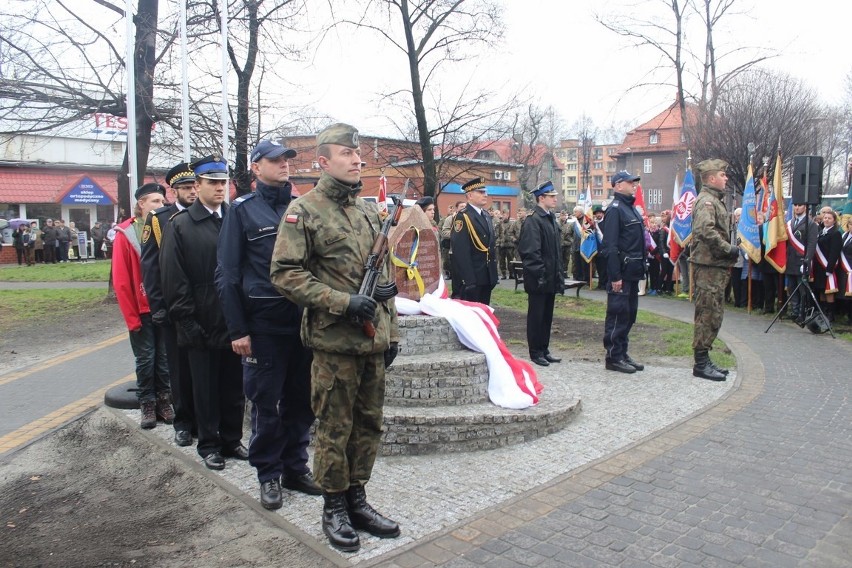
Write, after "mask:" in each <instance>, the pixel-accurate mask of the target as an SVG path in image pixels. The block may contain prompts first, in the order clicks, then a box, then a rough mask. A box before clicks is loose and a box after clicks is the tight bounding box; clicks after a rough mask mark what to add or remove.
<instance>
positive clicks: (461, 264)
mask: <svg viewBox="0 0 852 568" xmlns="http://www.w3.org/2000/svg"><path fill="white" fill-rule="evenodd" d="M482 211H485V210H484V209H483V210H482ZM485 215H486V216H487V217H488V218H486V217H483V216H482V215H481V214H479V213H477V212H476V209H474V208H473V207H472V206H470V205H468V206H467V207H465V208H464V210H463V211H462V212H461V213H457V214H456V218H455V220H454V221H453V233H452V236H451V237H450V240H451V247H452V250H453V285H454V286H455V284H456V280H458V283H460V284H461V285H462V286H491V287H492V288H493V287H494V286H496V285H497V247H496V241H495V232H494V228H493V226H492V223H491V220H490V219H491V216H490V215H488V213H487V212H485ZM471 231H472V233H471ZM480 249H484V250H480Z"/></svg>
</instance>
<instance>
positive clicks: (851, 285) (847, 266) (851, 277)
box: [840, 235, 852, 297]
mask: <svg viewBox="0 0 852 568" xmlns="http://www.w3.org/2000/svg"><path fill="white" fill-rule="evenodd" d="M849 238H850V237H849V236H848V235H847V237H846V240H849ZM845 244H846V243H845V242H844V245H845ZM840 263H841V264H842V265H843V270H845V271H846V292H845V293H844V294H843V295H844V296H850V297H852V262H850V261H849V257H847V256H846V251H844V250H841V251H840Z"/></svg>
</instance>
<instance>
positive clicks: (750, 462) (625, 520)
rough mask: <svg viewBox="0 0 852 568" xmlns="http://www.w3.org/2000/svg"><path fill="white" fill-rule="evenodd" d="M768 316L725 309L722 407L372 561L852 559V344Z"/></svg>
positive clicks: (827, 563) (688, 312)
mask: <svg viewBox="0 0 852 568" xmlns="http://www.w3.org/2000/svg"><path fill="white" fill-rule="evenodd" d="M583 295H584V296H586V297H595V298H598V299H602V297H603V295H602V294H600V293H596V292H584V294H583ZM640 308H641V309H647V310H650V311H657V312H660V313H666V314H667V315H670V316H672V317H675V318H678V319H683V320H686V321H691V318H692V305H691V304H689V303H686V302H677V301H672V300H663V299H657V298H649V297H644V298H642V300H641V303H640ZM769 321H770V320H769V319H767V318H764V317H757V316H748V315H747V314H744V313H741V312H739V313H727V314H726V315H725V321H724V325H723V334H724V339H725V341H726V342H727V343H728V344H729V345H730V346H731V347H732V348H733V350H734V351H735V353H736V354H737V358H738V368H739V372H740V375H741V381H742V382H741V384H740V385H739V387H738V388H737V389H736V390H735V391H734V392H733V393H732V394H731V395H730V396H728V397H727V398H724V399H723V400H721V402H720V403H719V404H717V405H715V406H713V407H712V408H710V409H709V410H707V411H705V412H703V413H700V414H699V415H697V416H696V417H694V418H692V419H690V420H687V421H685V422H682V423H681V424H679V425H676V426H674V427H673V428H670V429H667V430H664V431H662V432H661V433H659V434H658V435H655V436H653V437H651V438H650V439H648V440H646V441H644V442H642V443H639V444H637V445H635V446H633V447H631V448H629V449H627V450H625V451H623V452H621V453H618V454H616V455H614V456H612V457H609V458H605V459H602V460H599V461H597V462H593V463H592V464H590V465H589V466H586V467H584V468H581V469H580V470H576V471H573V472H571V473H569V474H566V475H564V476H562V477H560V478H557V479H556V480H555V481H553V482H551V483H548V484H546V485H544V486H542V487H538V488H534V489H532V490H530V491H528V492H526V493H524V494H523V495H521V496H519V497H516V498H514V499H512V500H510V501H507V502H504V503H502V504H501V505H499V506H498V507H495V508H493V509H491V510H490V511H488V512H486V513H484V514H480V515H475V516H473V517H471V518H468V519H466V520H464V521H463V522H460V523H458V524H457V525H456V526H455V527H453V528H451V529H449V530H446V531H444V532H443V533H442V534H439V535H437V536H434V537H431V538H429V539H425V540H421V541H419V542H417V543H415V544H413V545H412V546H409V547H408V548H407V549H406V550H404V551H402V552H400V553H397V554H396V555H395V556H392V557H391V556H389V555H386V556H384V557H382V558H379V559H377V560H376V561H375V562H373V563H372V564H371V565H376V566H383V567H406V568H413V567H417V566H437V565H440V566H447V567H454V568H462V567H473V566H487V567H510V566H539V567H549V566H572V567H573V566H596V567H597V566H619V567H630V566H746V567H761V566H766V567H783V566H816V567H834V566H838V567H840V566H846V567H848V566H852V519H850V510H852V486H851V485H850V480H852V473H850V464H852V429H850V421H852V409H850V406H849V400H850V386H849V385H850V379H852V376H850V373H849V367H848V364H849V361H852V346H850V344H849V343H848V342H845V341H843V340H834V339H832V338H831V337H830V336H827V335H822V336H815V335H812V334H810V333H809V332H807V331H806V330H801V329H799V328H798V327H796V326H793V325H791V324H789V323H787V322H783V321H782V322H779V323H776V324H775V326H774V327H773V328H772V329H771V330H770V331H769V332H768V333H764V330H765V329H766V326H767V325H768V323H769ZM691 380H697V379H691Z"/></svg>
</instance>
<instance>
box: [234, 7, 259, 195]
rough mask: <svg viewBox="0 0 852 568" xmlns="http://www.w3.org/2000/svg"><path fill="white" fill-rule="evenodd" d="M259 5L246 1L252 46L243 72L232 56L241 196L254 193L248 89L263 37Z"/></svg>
mask: <svg viewBox="0 0 852 568" xmlns="http://www.w3.org/2000/svg"><path fill="white" fill-rule="evenodd" d="M257 6H258V3H257V2H246V8H247V10H248V32H249V43H248V51H247V53H246V63H245V65H244V66H243V68H242V69H240V68H239V67H238V66H237V61H236V59H235V58H234V56H233V52H231V53H230V55H231V64H232V65H233V67H234V70H235V71H236V72H237V123H236V124H235V125H234V148H235V155H234V181H236V184H237V194H239V195H245V194H246V193H251V169H249V167H248V150H249V141H248V138H249V89H250V88H251V78H252V75H253V74H254V68H255V64H256V62H257V49H258V48H257V45H258V35H259V34H260V21H259V20H258V18H257ZM229 51H230V50H229Z"/></svg>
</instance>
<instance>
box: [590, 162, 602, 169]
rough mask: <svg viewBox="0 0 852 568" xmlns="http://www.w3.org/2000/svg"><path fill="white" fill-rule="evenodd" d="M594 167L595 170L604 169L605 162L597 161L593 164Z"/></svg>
mask: <svg viewBox="0 0 852 568" xmlns="http://www.w3.org/2000/svg"><path fill="white" fill-rule="evenodd" d="M592 169H593V170H602V169H603V162H595V163H594V164H592Z"/></svg>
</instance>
